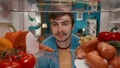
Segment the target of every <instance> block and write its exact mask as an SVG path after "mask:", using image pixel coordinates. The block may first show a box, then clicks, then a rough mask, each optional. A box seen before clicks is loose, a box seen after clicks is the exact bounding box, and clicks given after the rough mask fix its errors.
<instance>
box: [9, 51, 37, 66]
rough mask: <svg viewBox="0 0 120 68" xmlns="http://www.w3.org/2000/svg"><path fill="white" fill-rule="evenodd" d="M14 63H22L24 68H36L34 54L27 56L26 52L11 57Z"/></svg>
mask: <svg viewBox="0 0 120 68" xmlns="http://www.w3.org/2000/svg"><path fill="white" fill-rule="evenodd" d="M11 58H12V61H15V62H17V63H20V64H21V66H22V68H34V66H35V62H36V59H35V57H34V56H33V55H32V54H27V53H26V52H25V51H20V52H18V53H17V54H13V55H12V56H11Z"/></svg>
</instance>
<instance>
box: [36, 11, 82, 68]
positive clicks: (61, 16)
mask: <svg viewBox="0 0 120 68" xmlns="http://www.w3.org/2000/svg"><path fill="white" fill-rule="evenodd" d="M49 21H50V25H51V31H52V34H53V35H52V36H50V37H48V38H46V39H45V40H44V41H43V42H42V44H45V45H47V46H49V47H51V48H52V49H54V52H52V53H44V55H43V56H40V57H39V58H38V60H37V64H36V68H75V66H74V60H75V59H76V56H75V49H76V48H77V47H78V46H79V42H78V41H79V39H80V38H79V37H78V36H76V35H75V34H73V33H72V29H73V27H74V16H73V13H70V12H54V13H50V14H49Z"/></svg>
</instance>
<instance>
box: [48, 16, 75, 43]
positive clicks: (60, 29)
mask: <svg viewBox="0 0 120 68" xmlns="http://www.w3.org/2000/svg"><path fill="white" fill-rule="evenodd" d="M50 21H51V30H52V33H53V35H54V37H55V38H56V39H57V41H61V42H62V41H64V40H66V39H68V38H69V37H70V35H71V31H72V28H73V25H72V21H71V18H70V17H69V16H68V15H64V16H62V17H59V18H56V19H51V20H50Z"/></svg>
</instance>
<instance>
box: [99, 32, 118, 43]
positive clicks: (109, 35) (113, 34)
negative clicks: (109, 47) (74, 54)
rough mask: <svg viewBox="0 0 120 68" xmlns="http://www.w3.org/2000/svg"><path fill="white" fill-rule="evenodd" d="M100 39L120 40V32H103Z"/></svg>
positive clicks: (105, 40)
mask: <svg viewBox="0 0 120 68" xmlns="http://www.w3.org/2000/svg"><path fill="white" fill-rule="evenodd" d="M98 40H99V41H104V42H107V41H120V33H119V32H101V33H99V34H98Z"/></svg>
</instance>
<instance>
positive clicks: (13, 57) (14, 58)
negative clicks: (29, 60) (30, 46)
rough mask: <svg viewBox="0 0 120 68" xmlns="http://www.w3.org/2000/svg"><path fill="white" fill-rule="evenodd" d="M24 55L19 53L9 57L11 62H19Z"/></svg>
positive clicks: (21, 52) (23, 52)
mask: <svg viewBox="0 0 120 68" xmlns="http://www.w3.org/2000/svg"><path fill="white" fill-rule="evenodd" d="M24 54H26V53H25V51H20V52H18V53H16V54H13V55H11V59H12V61H15V62H19V60H20V59H21V58H22V57H23V56H24Z"/></svg>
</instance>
